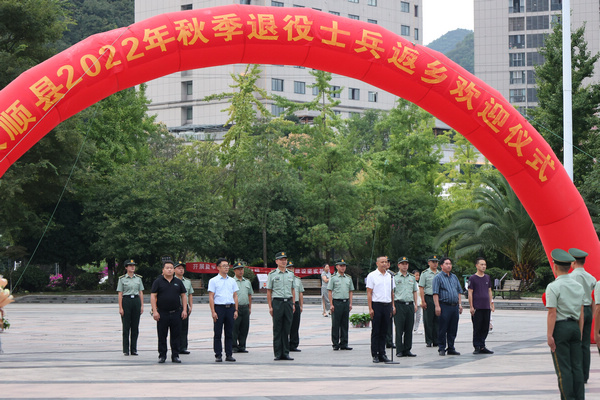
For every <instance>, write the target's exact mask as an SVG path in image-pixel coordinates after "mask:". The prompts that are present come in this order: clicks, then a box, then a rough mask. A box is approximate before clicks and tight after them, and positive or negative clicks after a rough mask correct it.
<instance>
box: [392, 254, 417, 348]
mask: <svg viewBox="0 0 600 400" xmlns="http://www.w3.org/2000/svg"><path fill="white" fill-rule="evenodd" d="M394 282H395V283H396V287H395V288H394V303H395V305H396V314H395V315H394V324H395V326H396V355H397V356H398V357H416V354H413V353H411V352H410V350H411V349H412V335H413V325H414V323H415V313H416V312H417V290H418V288H419V287H418V284H417V278H415V276H414V275H412V274H409V273H408V258H406V257H401V258H400V259H398V273H397V274H396V276H394Z"/></svg>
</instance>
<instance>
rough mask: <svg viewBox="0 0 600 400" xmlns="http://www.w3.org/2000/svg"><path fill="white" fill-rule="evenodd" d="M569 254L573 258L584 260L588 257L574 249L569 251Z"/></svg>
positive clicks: (586, 254)
mask: <svg viewBox="0 0 600 400" xmlns="http://www.w3.org/2000/svg"><path fill="white" fill-rule="evenodd" d="M569 254H570V255H572V256H573V257H575V258H586V257H587V256H588V253H586V252H585V251H583V250H579V249H576V248H575V247H573V248H570V249H569Z"/></svg>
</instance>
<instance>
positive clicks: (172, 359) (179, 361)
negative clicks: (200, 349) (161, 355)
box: [171, 357, 181, 364]
mask: <svg viewBox="0 0 600 400" xmlns="http://www.w3.org/2000/svg"><path fill="white" fill-rule="evenodd" d="M171 362H174V363H175V364H181V360H180V359H179V357H173V358H171Z"/></svg>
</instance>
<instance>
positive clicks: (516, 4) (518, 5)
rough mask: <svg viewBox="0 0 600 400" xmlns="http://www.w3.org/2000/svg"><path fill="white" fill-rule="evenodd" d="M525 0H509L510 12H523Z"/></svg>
mask: <svg viewBox="0 0 600 400" xmlns="http://www.w3.org/2000/svg"><path fill="white" fill-rule="evenodd" d="M524 3H525V0H508V13H509V14H515V13H522V12H523V11H525V6H524Z"/></svg>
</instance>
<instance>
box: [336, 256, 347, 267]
mask: <svg viewBox="0 0 600 400" xmlns="http://www.w3.org/2000/svg"><path fill="white" fill-rule="evenodd" d="M335 265H348V264H346V261H344V259H343V258H342V259H340V260H338V261H337V262H336V263H335Z"/></svg>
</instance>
